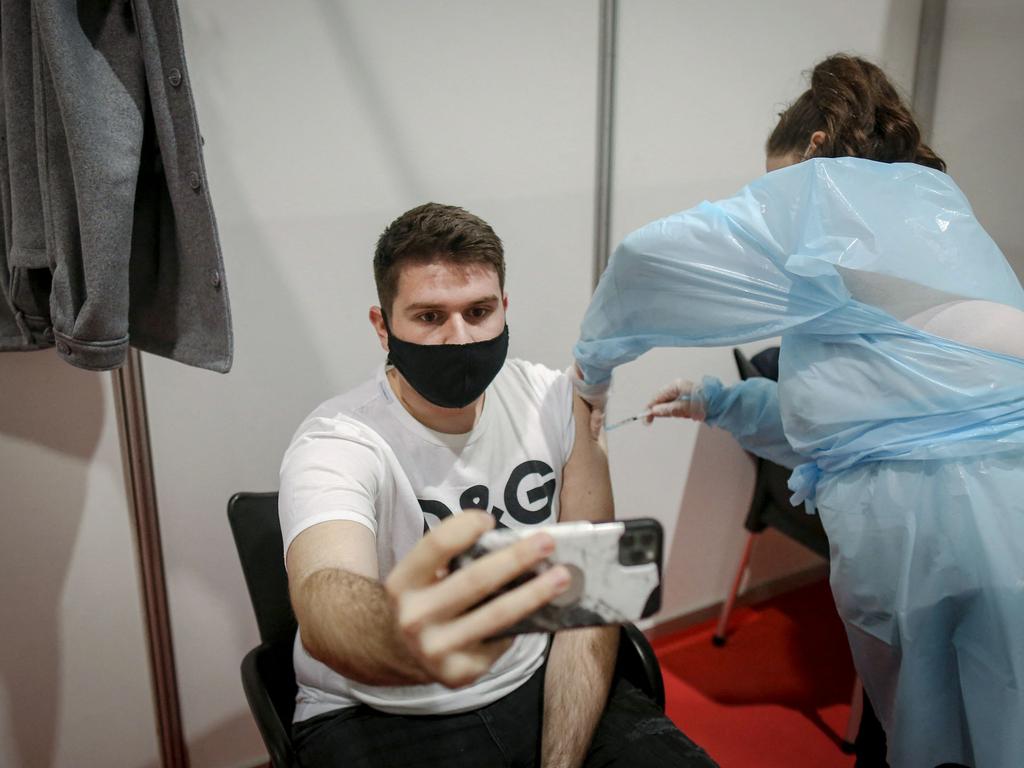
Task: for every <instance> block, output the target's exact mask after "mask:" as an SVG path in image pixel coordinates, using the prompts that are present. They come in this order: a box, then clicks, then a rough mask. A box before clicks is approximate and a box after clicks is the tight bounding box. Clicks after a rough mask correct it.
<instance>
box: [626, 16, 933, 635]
mask: <svg viewBox="0 0 1024 768" xmlns="http://www.w3.org/2000/svg"><path fill="white" fill-rule="evenodd" d="M919 5H920V4H919V3H913V4H900V3H893V4H892V7H890V3H888V2H885V1H884V0H873V1H871V2H863V3H858V4H857V5H856V6H852V5H849V4H837V3H818V2H811V1H810V0H786V1H785V2H777V3H761V2H753V1H745V2H739V1H738V0H737V1H733V2H727V3H702V2H696V1H693V2H676V1H675V0H630V1H629V2H624V3H622V4H621V6H620V7H621V11H620V40H621V42H620V49H619V64H618V84H617V93H618V97H617V98H618V103H617V112H616V133H615V185H614V193H615V196H614V202H613V209H614V222H613V239H614V240H615V241H618V240H620V239H621V238H622V237H623V236H624V235H625V234H627V233H628V232H629V231H631V230H632V229H635V228H636V227H639V226H641V225H643V224H645V223H647V222H648V221H651V220H653V219H655V218H658V217H660V216H664V215H666V214H668V213H671V212H674V211H679V210H683V209H686V208H689V207H691V206H693V205H696V204H697V203H699V202H701V201H702V200H705V199H708V200H715V199H718V198H721V197H725V196H727V195H730V194H732V193H733V192H735V191H737V190H738V189H739V188H740V187H742V186H743V185H744V184H746V183H747V182H748V181H750V180H752V179H754V178H756V177H757V176H759V175H761V174H762V173H764V142H765V140H766V139H767V137H768V134H769V132H770V131H771V129H772V127H773V126H774V125H775V121H776V119H777V115H778V113H779V112H780V111H781V110H782V109H783V108H784V107H785V106H786V105H787V104H788V103H789V102H790V101H791V100H792V99H794V98H796V96H798V95H799V94H800V92H801V91H802V90H803V89H804V88H806V87H807V86H806V78H805V73H806V72H809V70H810V69H811V68H812V67H813V65H814V64H816V63H817V62H818V61H820V60H821V59H822V58H824V57H825V56H827V55H828V54H830V53H834V52H836V51H846V52H851V53H857V54H860V55H863V56H866V57H868V58H870V59H872V60H874V61H878V62H879V63H881V64H882V65H883V66H888V67H889V68H890V69H891V71H892V73H893V76H894V77H895V78H896V79H897V81H898V82H899V83H900V84H901V85H902V86H903V88H904V89H905V90H906V91H907V92H909V90H910V86H911V83H910V82H909V80H910V77H911V74H912V71H913V61H914V48H915V45H916V37H917V15H916V12H917V10H918V8H919ZM767 345H768V342H764V343H755V344H750V345H747V347H746V349H748V350H752V351H756V350H758V349H760V348H763V347H764V346H767ZM704 374H711V375H715V376H718V377H720V378H721V379H722V380H723V381H726V382H734V381H736V380H737V374H736V369H735V365H734V364H733V360H732V355H731V353H730V352H729V350H727V349H703V350H656V351H655V352H653V353H650V354H648V355H646V356H644V357H643V358H641V359H640V360H638V361H637V362H635V363H633V364H631V365H629V366H626V367H624V368H621V369H619V371H618V372H617V374H616V383H615V392H616V394H615V396H614V397H613V401H612V405H611V418H618V417H620V416H624V415H627V414H629V413H633V412H637V411H639V410H640V409H642V407H643V405H644V403H646V402H647V400H648V399H649V397H650V395H652V394H653V393H654V392H655V391H656V390H657V389H659V388H660V387H661V386H662V385H663V384H665V383H667V382H669V381H671V380H672V379H675V378H686V379H693V380H699V379H700V378H701V376H703V375H704ZM609 443H610V450H611V454H612V459H613V464H612V469H613V481H614V484H615V491H616V501H617V504H618V507H619V510H620V511H622V512H623V513H629V514H633V513H640V512H643V513H645V514H650V515H653V516H654V517H657V518H659V519H660V520H661V521H662V523H663V525H664V526H665V530H666V533H667V535H668V540H669V544H668V545H667V554H668V563H667V571H666V595H665V602H664V608H663V612H662V614H661V616H660V620H662V621H663V620H666V619H668V618H671V617H672V616H673V615H679V614H684V613H687V612H690V611H693V610H696V609H699V608H703V607H705V606H707V605H709V604H712V603H714V602H716V601H717V600H720V599H722V598H723V597H724V596H725V593H726V591H727V588H728V586H729V583H730V579H731V576H732V573H733V572H734V569H735V565H736V562H737V560H738V558H739V554H740V551H741V549H742V546H743V542H744V540H745V531H744V529H743V527H742V523H743V519H744V516H745V513H746V508H747V505H748V504H749V500H750V494H751V492H752V490H753V476H754V472H753V465H752V463H751V461H750V459H749V458H748V457H747V456H746V455H745V454H744V453H743V451H742V450H740V449H739V448H738V446H737V445H736V443H735V442H734V441H732V440H731V439H730V438H728V437H726V436H723V435H721V434H717V433H714V432H712V431H711V430H709V429H708V428H706V427H700V428H698V427H697V426H696V425H694V424H692V423H682V422H681V421H680V422H666V423H658V424H655V425H654V426H652V427H651V428H648V429H645V428H642V427H638V426H633V427H627V428H624V429H622V430H621V431H618V432H613V433H612V434H611V435H609ZM816 562H819V561H818V559H817V558H815V557H814V556H812V555H810V554H809V553H807V552H806V551H804V550H803V549H802V548H800V547H799V546H798V545H796V544H793V543H792V542H790V541H788V540H785V539H783V538H781V537H775V536H774V535H773V534H771V533H770V532H769V534H768V535H766V536H765V537H763V539H762V541H761V542H760V544H759V546H758V547H757V548H756V549H755V557H754V561H753V568H752V579H751V583H752V584H756V583H760V582H763V581H766V580H771V579H775V578H780V577H783V576H786V575H787V574H791V573H794V572H796V571H800V570H803V569H805V568H807V567H809V566H811V565H813V564H814V563H816Z"/></svg>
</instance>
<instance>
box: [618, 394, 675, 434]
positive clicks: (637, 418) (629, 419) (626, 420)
mask: <svg viewBox="0 0 1024 768" xmlns="http://www.w3.org/2000/svg"><path fill="white" fill-rule="evenodd" d="M676 399H677V400H689V399H690V396H689V395H683V396H682V397H678V398H676ZM650 415H651V412H650V410H646V411H643V412H642V413H638V414H636V415H635V416H627V417H626V418H624V419H622V420H621V421H616V422H613V423H612V424H609V425H607V426H606V427H605V428H604V431H605V432H611V431H612V430H613V429H618V428H619V427H622V426H625V425H626V424H629V423H630V422H633V421H640V419H643V418H646V417H647V416H650Z"/></svg>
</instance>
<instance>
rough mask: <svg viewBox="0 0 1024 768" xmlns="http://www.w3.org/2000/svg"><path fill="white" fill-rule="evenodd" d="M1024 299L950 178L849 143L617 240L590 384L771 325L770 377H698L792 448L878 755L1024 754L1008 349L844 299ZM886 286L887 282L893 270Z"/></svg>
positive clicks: (1020, 498) (1015, 392)
mask: <svg viewBox="0 0 1024 768" xmlns="http://www.w3.org/2000/svg"><path fill="white" fill-rule="evenodd" d="M870 274H876V275H885V276H887V279H888V278H895V279H897V280H904V281H907V284H908V285H912V286H913V287H915V288H922V287H923V289H925V290H928V289H930V290H934V291H935V292H936V295H948V296H949V297H951V298H961V297H962V298H969V299H981V300H986V301H993V302H999V303H1002V304H1007V305H1010V306H1012V307H1015V308H1018V309H1024V291H1022V289H1021V286H1020V284H1019V282H1018V281H1017V279H1016V278H1015V276H1014V274H1013V272H1012V270H1011V269H1010V267H1009V266H1008V265H1007V263H1006V260H1005V259H1004V258H1003V256H1002V254H1001V253H1000V251H999V249H998V248H997V247H996V245H995V244H994V243H993V242H992V240H991V239H990V238H989V237H988V235H987V234H986V233H985V231H984V230H983V229H982V227H981V226H980V225H979V223H978V221H977V220H976V218H975V217H974V214H973V212H972V211H971V208H970V205H969V204H968V202H967V200H966V199H965V198H964V196H963V194H962V193H961V192H960V190H959V189H958V188H957V187H956V185H955V184H954V183H953V181H952V180H951V179H950V177H949V176H947V175H945V174H943V173H939V172H938V171H933V170H931V169H928V168H924V167H922V166H917V165H911V164H893V165H889V164H884V163H875V162H871V161H867V160H859V159H853V158H842V159H828V160H825V159H821V160H812V161H807V162H803V163H799V164H797V165H794V166H791V167H789V168H785V169H782V170H780V171H776V172H774V173H770V174H768V175H766V176H764V177H762V178H760V179H758V180H757V181H755V182H753V183H752V184H750V185H749V186H748V187H746V188H745V189H743V190H742V191H740V192H739V193H738V194H737V195H735V196H734V197H731V198H729V199H727V200H723V201H721V202H718V203H714V204H711V203H703V204H701V205H699V206H697V207H696V208H694V209H692V210H689V211H684V212H682V213H678V214H674V215H672V216H668V217H666V218H664V219H661V220H658V221H655V222H653V223H651V224H648V225H647V226H645V227H643V228H641V229H639V230H637V231H636V232H634V233H632V234H631V235H629V236H628V237H627V238H626V239H625V240H624V241H623V243H622V244H621V245H620V246H619V248H618V249H617V250H616V252H615V254H614V256H613V258H612V261H611V262H610V264H609V267H608V269H607V270H606V272H605V274H604V276H603V277H602V279H601V282H600V285H599V286H598V289H597V291H596V293H595V295H594V298H593V300H592V302H591V305H590V308H589V309H588V311H587V314H586V317H585V318H584V321H583V325H582V330H581V337H580V340H579V342H578V343H577V345H576V348H575V355H576V359H577V361H578V363H579V365H580V367H581V369H582V371H583V373H584V378H585V379H586V381H588V382H592V383H596V382H600V381H603V380H606V379H607V378H608V377H609V376H610V375H611V371H612V369H613V368H615V367H616V366H618V365H621V364H623V363H625V362H628V361H630V360H633V359H634V358H636V357H638V356H639V355H641V354H642V353H643V352H645V351H646V350H648V349H650V348H652V347H656V346H677V347H678V346H718V345H726V344H736V343H740V342H746V341H753V340H756V339H761V338H768V337H772V336H779V335H781V336H782V351H781V356H780V371H779V383H778V385H777V386H776V385H774V384H772V383H770V382H768V381H747V382H744V383H742V384H739V385H737V386H734V387H724V386H722V384H721V383H720V382H718V381H717V380H714V379H706V380H705V381H704V383H703V384H702V386H701V387H700V394H701V396H702V398H703V400H704V404H705V406H706V410H707V414H708V419H707V420H708V422H709V423H711V424H713V425H714V424H717V425H719V426H722V427H724V428H727V429H729V430H730V431H731V432H732V433H733V434H734V435H736V436H737V438H738V439H739V440H740V442H741V443H742V444H743V445H744V446H745V447H746V448H748V449H749V450H751V451H753V452H755V453H758V454H760V455H762V456H766V457H767V458H770V459H773V460H775V461H778V462H780V463H783V464H787V465H789V466H796V471H795V472H794V475H793V478H792V480H791V481H790V487H791V488H793V490H794V491H795V496H794V498H795V499H796V500H800V499H806V500H807V501H808V503H809V504H808V506H809V508H810V509H813V508H814V507H815V506H816V507H817V510H818V512H819V514H820V515H821V518H822V522H823V524H824V527H825V530H826V532H827V534H828V538H829V542H830V547H831V584H832V590H833V594H834V596H835V599H836V605H837V607H838V610H839V614H840V615H841V617H842V618H843V621H844V622H845V625H846V629H847V634H848V637H849V640H850V645H851V648H852V651H853V656H854V662H855V664H856V667H857V670H858V672H859V674H860V675H861V678H862V679H863V681H864V685H865V687H866V689H867V691H868V695H869V697H870V698H871V701H872V703H873V704H874V706H875V708H876V710H877V711H878V714H879V717H880V719H881V721H882V723H883V725H884V726H885V728H886V731H887V735H888V740H889V760H890V763H891V764H892V765H893V766H894V768H903V767H904V766H912V767H913V768H918V767H919V766H926V767H928V768H930V767H931V766H935V765H938V764H940V763H943V762H957V763H963V764H965V765H970V766H976V768H1010V767H1014V768H1019V766H1024V691H1022V686H1024V360H1021V359H1019V358H1016V357H1012V356H1009V355H1002V354H998V353H994V352H989V351H985V350H981V349H976V348H972V347H968V346H964V345H961V344H958V343H956V342H953V341H949V340H946V339H943V338H939V337H936V336H933V335H930V334H928V333H925V332H923V331H920V330H917V329H915V328H912V327H910V326H908V325H906V324H904V323H903V322H901V321H899V320H897V319H896V318H894V317H893V316H892V315H890V314H888V313H887V312H885V311H882V310H881V309H879V308H877V307H874V306H870V305H868V304H866V303H863V302H861V301H858V300H856V299H854V298H852V295H851V291H850V290H849V289H848V284H849V283H852V280H853V278H855V277H857V276H858V275H861V276H863V275H870ZM897 285H898V283H897Z"/></svg>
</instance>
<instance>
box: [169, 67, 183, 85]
mask: <svg viewBox="0 0 1024 768" xmlns="http://www.w3.org/2000/svg"><path fill="white" fill-rule="evenodd" d="M167 82H169V83H170V84H171V85H172V86H174V87H175V88H177V87H178V86H179V85H181V70H180V69H172V70H171V71H170V72H168V73H167Z"/></svg>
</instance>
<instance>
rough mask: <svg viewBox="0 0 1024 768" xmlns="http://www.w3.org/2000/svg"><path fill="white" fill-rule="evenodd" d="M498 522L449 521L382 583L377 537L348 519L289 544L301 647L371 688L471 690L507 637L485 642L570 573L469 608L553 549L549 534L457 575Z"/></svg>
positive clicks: (545, 598) (553, 573)
mask: <svg viewBox="0 0 1024 768" xmlns="http://www.w3.org/2000/svg"><path fill="white" fill-rule="evenodd" d="M493 525H494V518H493V517H491V516H490V515H486V514H483V513H479V512H465V513H463V514H460V515H456V516H454V517H452V518H449V519H448V520H445V521H444V523H442V524H441V525H440V526H438V527H437V528H436V529H434V530H433V531H431V532H430V533H428V534H427V535H426V536H424V537H423V539H421V540H420V541H419V542H418V543H417V545H416V546H415V547H414V548H413V549H412V550H411V551H410V552H409V554H408V555H406V556H405V557H404V558H403V559H402V560H401V562H399V563H398V565H396V566H395V568H394V570H393V571H392V572H391V574H389V576H388V578H387V581H386V583H384V584H381V583H380V581H379V579H378V574H377V558H376V547H375V542H374V536H373V533H372V532H371V531H370V530H369V529H368V528H366V527H365V526H363V525H361V524H359V523H354V522H348V521H330V522H325V523H319V524H318V525H314V526H312V527H310V528H308V529H306V530H305V531H303V532H302V533H300V534H299V535H298V536H297V537H296V538H295V540H294V541H293V542H292V543H291V545H290V546H289V547H288V554H287V564H288V582H289V590H290V592H291V599H292V607H293V609H294V611H295V616H296V618H297V619H298V623H299V634H300V637H301V639H302V644H303V646H304V647H305V648H306V650H307V651H308V652H309V654H310V655H311V656H312V657H313V658H315V659H317V660H319V661H321V662H323V663H324V664H326V665H327V666H329V667H331V668H332V669H333V670H335V671H336V672H338V673H339V674H341V675H344V676H345V677H347V678H349V679H352V680H357V681H359V682H362V683H367V684H370V685H413V684H418V683H428V682H440V683H443V684H445V685H447V686H449V687H458V686H461V685H466V684H468V683H470V682H472V681H473V680H476V679H477V678H478V677H480V676H481V675H482V674H484V673H485V672H486V671H487V670H488V669H490V667H491V665H492V664H493V663H494V662H495V661H496V660H497V658H498V657H499V656H500V655H501V654H502V653H504V652H505V650H507V649H508V646H509V644H510V643H511V641H510V640H505V641H500V642H484V640H485V638H487V637H490V636H492V635H494V634H495V633H497V632H498V631H500V630H502V629H504V628H505V627H508V626H509V625H511V624H514V623H515V622H516V621H518V620H520V619H521V618H523V617H525V616H526V615H528V614H530V613H532V612H533V611H535V610H536V609H537V608H539V607H541V606H542V605H544V604H546V603H547V602H549V601H550V600H551V599H552V598H553V597H555V596H556V595H558V594H559V593H560V592H562V591H564V590H565V589H566V587H567V586H568V583H569V578H568V573H567V572H566V570H565V569H564V568H553V569H551V570H550V571H548V572H546V573H545V574H543V575H542V576H541V577H539V578H536V579H531V580H530V581H529V582H527V583H526V584H523V585H522V586H520V587H517V588H516V589H514V590H512V591H510V592H508V593H506V594H504V595H502V596H501V597H499V598H496V599H494V600H491V601H489V602H487V603H485V604H484V605H481V606H479V607H477V608H473V609H472V610H470V608H472V606H474V605H476V604H477V603H479V602H480V601H481V600H482V599H483V598H484V597H486V596H487V595H489V594H492V593H493V592H495V591H496V590H497V589H498V588H499V587H500V586H502V585H503V584H505V583H506V582H508V581H510V580H511V579H513V578H515V577H516V576H518V575H519V574H521V573H523V572H524V571H526V570H528V569H530V568H532V567H533V566H534V565H535V564H536V563H538V562H539V561H541V560H542V559H544V557H546V556H547V555H548V554H550V553H551V551H552V549H553V545H554V543H553V541H552V539H551V537H550V536H548V535H547V534H543V533H541V534H536V535H534V536H531V537H530V538H528V539H525V540H523V541H521V542H518V543H516V544H515V545H513V546H510V547H506V548H504V549H502V550H500V551H498V552H494V553H492V554H490V555H488V556H487V557H484V558H481V559H479V560H477V561H475V562H474V563H472V564H470V565H469V566H467V567H465V568H461V569H459V571H457V572H456V573H454V574H452V575H450V576H449V575H447V566H448V563H449V561H450V560H451V558H452V557H454V556H455V555H457V554H458V553H460V552H462V551H464V550H466V549H468V548H469V547H470V546H471V545H472V544H473V542H475V541H476V539H477V538H478V537H479V536H480V534H481V533H483V532H484V531H486V530H488V529H490V528H491V527H493Z"/></svg>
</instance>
